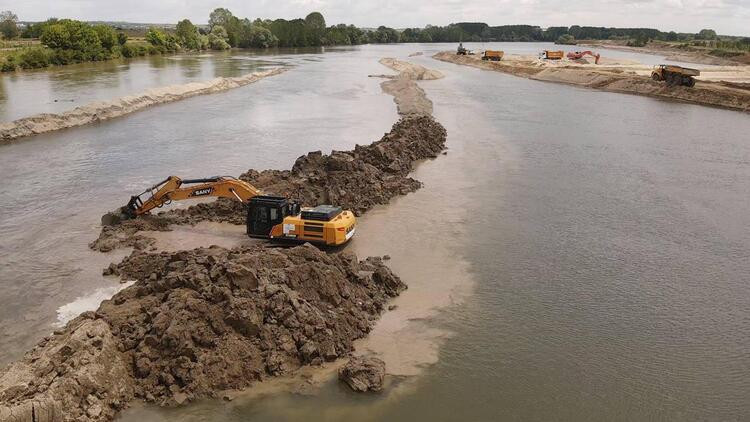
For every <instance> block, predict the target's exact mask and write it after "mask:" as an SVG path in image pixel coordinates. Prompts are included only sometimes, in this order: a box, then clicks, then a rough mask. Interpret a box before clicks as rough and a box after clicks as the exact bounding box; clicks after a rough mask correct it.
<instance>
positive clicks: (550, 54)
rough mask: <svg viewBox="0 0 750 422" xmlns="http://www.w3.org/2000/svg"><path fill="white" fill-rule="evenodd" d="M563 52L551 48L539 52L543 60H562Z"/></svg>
mask: <svg viewBox="0 0 750 422" xmlns="http://www.w3.org/2000/svg"><path fill="white" fill-rule="evenodd" d="M564 54H565V53H564V52H563V51H562V50H557V51H552V50H544V51H542V53H541V54H540V56H541V58H543V59H545V60H562V58H563V55H564Z"/></svg>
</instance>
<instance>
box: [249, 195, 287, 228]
mask: <svg viewBox="0 0 750 422" xmlns="http://www.w3.org/2000/svg"><path fill="white" fill-rule="evenodd" d="M299 213H300V207H299V204H297V203H295V202H290V201H289V200H288V199H287V198H284V197H282V196H265V195H258V196H255V197H253V198H252V199H250V202H249V203H248V207H247V235H248V236H250V237H263V238H268V237H269V235H270V234H271V229H272V228H273V227H274V226H276V225H279V224H281V223H282V222H283V221H284V218H285V217H287V216H290V215H298V214H299Z"/></svg>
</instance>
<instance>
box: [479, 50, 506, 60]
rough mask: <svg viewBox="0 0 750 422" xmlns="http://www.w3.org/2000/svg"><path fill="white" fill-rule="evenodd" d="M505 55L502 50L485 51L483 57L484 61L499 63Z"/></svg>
mask: <svg viewBox="0 0 750 422" xmlns="http://www.w3.org/2000/svg"><path fill="white" fill-rule="evenodd" d="M504 55H505V52H504V51H500V50H485V51H484V54H483V55H482V60H490V61H493V62H499V61H500V60H502V58H503V56H504Z"/></svg>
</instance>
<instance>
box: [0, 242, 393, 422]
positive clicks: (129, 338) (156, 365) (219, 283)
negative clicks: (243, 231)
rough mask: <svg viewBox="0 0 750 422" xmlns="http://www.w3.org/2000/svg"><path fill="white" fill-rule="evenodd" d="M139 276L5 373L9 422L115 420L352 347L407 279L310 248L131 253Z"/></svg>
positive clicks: (120, 269)
mask: <svg viewBox="0 0 750 422" xmlns="http://www.w3.org/2000/svg"><path fill="white" fill-rule="evenodd" d="M110 271H112V272H113V273H116V274H118V275H120V276H121V277H123V278H126V279H136V280H137V281H136V283H135V284H133V285H132V286H130V287H128V288H126V289H124V290H122V291H121V292H119V293H118V294H116V295H115V296H114V297H113V298H112V299H111V300H108V301H105V302H103V303H102V305H101V306H100V307H99V309H98V310H97V311H96V312H87V313H84V314H83V315H81V316H79V317H78V318H76V319H74V320H73V321H71V322H70V323H68V324H67V325H66V327H65V328H64V329H62V330H60V331H57V332H56V333H55V334H54V335H52V336H50V337H47V338H45V339H44V340H42V341H41V342H40V343H39V344H38V345H37V346H36V347H35V348H34V349H32V350H31V351H30V352H28V353H27V354H26V355H25V356H24V358H23V359H22V360H21V361H19V362H16V363H14V364H12V365H11V366H9V367H8V368H6V369H5V370H3V371H2V372H0V401H1V402H2V405H0V416H1V418H0V419H1V420H3V421H6V420H9V421H16V420H17V421H27V420H36V421H40V422H46V421H107V420H111V419H112V418H113V417H114V415H115V414H116V413H117V412H118V411H119V410H121V409H123V408H124V407H126V406H127V404H128V402H129V401H131V400H133V399H134V398H140V399H143V400H145V401H148V402H156V403H160V404H163V405H178V404H182V403H185V402H187V401H191V400H194V399H197V398H200V397H213V396H216V395H217V394H218V393H219V392H220V391H222V390H227V389H238V388H243V387H247V386H248V385H251V384H252V383H254V382H256V381H259V380H263V379H264V378H266V377H270V376H276V375H283V374H287V373H290V372H291V371H294V370H295V369H297V368H299V367H300V366H301V365H308V364H313V365H315V364H320V363H323V362H324V361H330V360H334V359H337V358H339V357H342V356H345V355H347V354H348V353H349V352H351V350H352V342H353V341H354V340H355V339H358V338H361V337H363V336H364V335H365V334H366V333H367V332H369V331H370V329H371V327H372V325H373V323H374V321H375V320H376V319H377V318H378V316H379V314H380V313H381V312H382V311H383V310H384V308H385V305H386V303H387V302H388V300H389V299H390V298H392V297H394V296H396V295H398V294H399V293H400V292H401V291H402V290H403V289H405V285H404V284H403V283H402V282H401V280H400V279H399V278H398V277H397V276H395V275H394V274H393V273H391V271H390V270H389V269H388V268H387V267H386V266H385V265H384V264H383V263H382V261H381V260H380V259H379V258H367V259H366V260H363V261H358V260H357V258H356V256H354V255H353V254H348V253H341V254H326V253H324V252H322V251H320V250H319V249H317V248H315V247H312V246H310V245H305V246H298V247H295V248H291V249H268V248H265V247H262V246H253V247H245V248H236V249H231V250H230V249H224V248H219V247H213V248H202V249H195V250H192V251H183V252H174V253H168V252H162V253H160V254H146V253H143V252H134V253H133V254H132V255H131V256H130V257H128V258H126V259H125V260H124V261H123V262H122V263H120V264H118V265H116V266H114V267H112V268H111V270H110Z"/></svg>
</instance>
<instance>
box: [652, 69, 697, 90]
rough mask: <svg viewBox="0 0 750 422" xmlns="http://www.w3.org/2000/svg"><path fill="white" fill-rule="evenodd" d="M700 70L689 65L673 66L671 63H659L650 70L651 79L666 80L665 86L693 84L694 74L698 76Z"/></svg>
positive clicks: (690, 85) (691, 85)
mask: <svg viewBox="0 0 750 422" xmlns="http://www.w3.org/2000/svg"><path fill="white" fill-rule="evenodd" d="M700 74H701V71H700V70H698V69H691V68H689V67H682V66H675V65H671V64H660V65H659V66H656V67H654V70H653V71H652V72H651V79H653V80H655V81H666V82H667V86H680V85H684V86H689V87H691V88H692V87H694V86H695V78H694V77H695V76H700Z"/></svg>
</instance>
